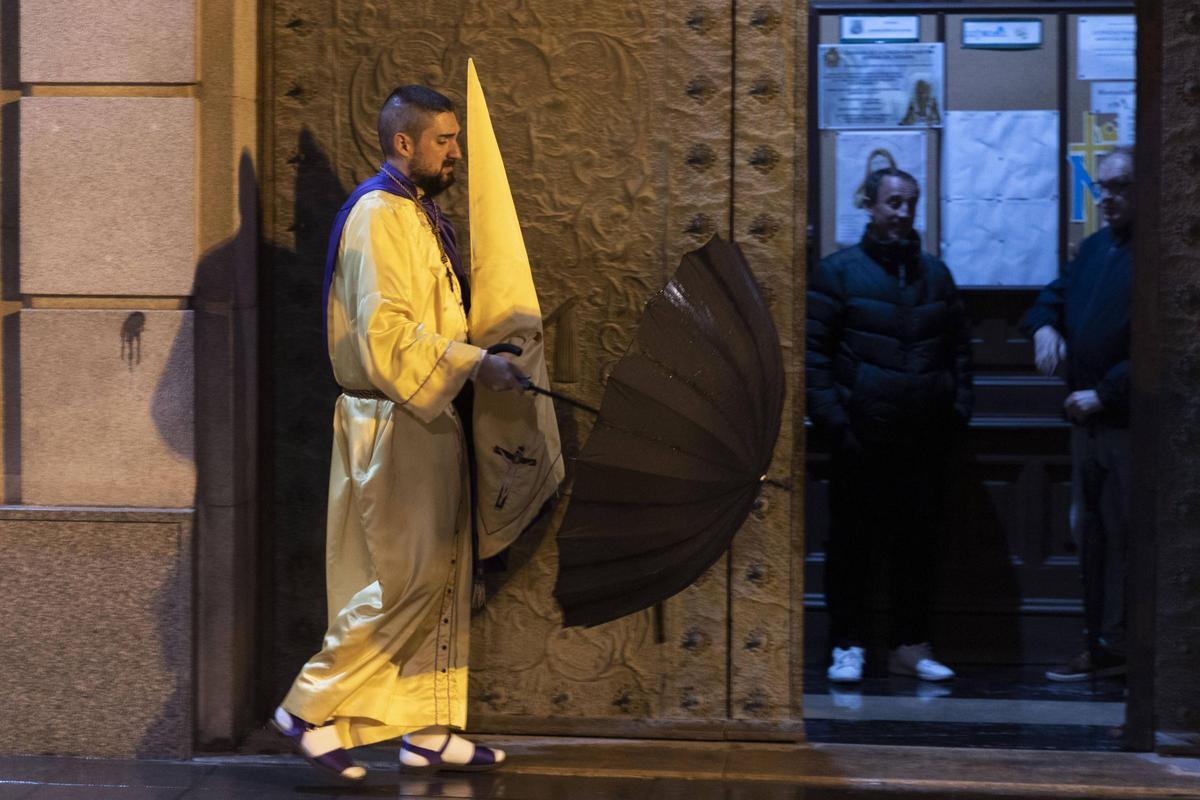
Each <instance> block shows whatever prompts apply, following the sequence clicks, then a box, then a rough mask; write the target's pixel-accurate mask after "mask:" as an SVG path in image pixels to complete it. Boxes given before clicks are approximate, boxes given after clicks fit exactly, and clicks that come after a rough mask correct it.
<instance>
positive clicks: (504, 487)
mask: <svg viewBox="0 0 1200 800" xmlns="http://www.w3.org/2000/svg"><path fill="white" fill-rule="evenodd" d="M492 452H493V453H495V454H496V455H498V456H500V457H502V458H503V459H504V460H505V461H507V462H508V469H506V470H505V471H504V481H503V482H502V483H501V484H500V491H499V492H497V493H496V508H504V504H505V503H507V502H508V490H509V489H510V488H512V482H513V479H514V478H516V477H517V467H532V466H533V465H535V464H537V459H536V458H526V457H525V447H524V446H521V447H518V448H517V452H515V453H513V452H510V451H508V450H505V449H504V448H503V447H501V446H500V445H496V446H495V447H493V448H492Z"/></svg>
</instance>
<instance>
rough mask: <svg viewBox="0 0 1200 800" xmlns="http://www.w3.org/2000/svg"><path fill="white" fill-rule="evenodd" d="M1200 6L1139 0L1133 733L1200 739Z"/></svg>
mask: <svg viewBox="0 0 1200 800" xmlns="http://www.w3.org/2000/svg"><path fill="white" fill-rule="evenodd" d="M1198 74H1200V7H1197V5H1196V4H1195V3H1194V2H1191V0H1165V2H1162V3H1142V4H1139V5H1138V144H1137V146H1138V151H1137V161H1138V163H1137V170H1136V173H1137V184H1136V191H1137V198H1138V220H1137V231H1136V236H1135V242H1136V247H1135V255H1134V257H1135V261H1134V270H1133V272H1134V289H1133V358H1132V362H1131V366H1132V370H1133V459H1134V462H1133V466H1134V472H1133V509H1132V515H1133V533H1134V542H1133V543H1132V553H1131V556H1132V558H1131V564H1130V573H1131V576H1130V577H1131V583H1130V589H1129V598H1130V599H1129V601H1128V605H1129V614H1130V633H1131V637H1132V647H1131V652H1130V659H1131V663H1130V685H1129V693H1130V697H1129V718H1128V726H1127V727H1128V728H1129V731H1130V734H1131V742H1130V744H1131V745H1132V746H1133V747H1135V748H1137V749H1147V750H1148V749H1151V748H1156V749H1158V750H1159V751H1161V752H1174V753H1187V754H1191V755H1194V754H1196V753H1198V752H1200V681H1197V680H1196V667H1197V663H1198V660H1200V624H1198V623H1197V619H1198V616H1197V615H1198V614H1200V582H1198V581H1197V577H1196V576H1197V565H1198V564H1200V538H1197V535H1196V532H1197V529H1200V460H1197V458H1196V454H1197V453H1198V452H1200V399H1198V395H1197V386H1198V385H1200V340H1198V339H1197V337H1196V328H1197V325H1200V281H1198V280H1197V273H1198V267H1200V264H1198V260H1200V259H1198V257H1197V247H1200V195H1197V192H1196V185H1197V184H1196V182H1197V178H1198V177H1200V145H1198V144H1197V132H1198V131H1200V80H1198V79H1197V77H1196V76H1197V75H1198Z"/></svg>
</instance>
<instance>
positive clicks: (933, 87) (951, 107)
mask: <svg viewBox="0 0 1200 800" xmlns="http://www.w3.org/2000/svg"><path fill="white" fill-rule="evenodd" d="M1133 15H1134V10H1133V4H1132V3H1086V4H1083V3H1079V4H1074V5H1068V4H1057V3H1056V4H1047V3H1008V4H1003V5H1001V4H994V3H992V4H989V3H980V4H975V5H964V4H959V3H955V4H946V5H940V4H930V3H886V4H882V3H876V4H864V3H861V2H836V1H830V2H819V3H814V4H813V5H812V7H811V9H810V26H809V30H810V31H811V39H810V45H809V53H808V58H809V75H810V76H811V84H810V85H811V87H812V89H811V91H810V93H809V103H810V107H809V119H810V129H809V141H810V142H811V143H812V146H811V147H810V150H809V153H810V163H809V165H808V166H809V169H808V175H809V193H810V194H809V203H808V207H809V209H810V218H809V231H810V236H809V253H808V256H809V268H810V270H811V268H812V267H813V266H814V265H815V264H816V263H817V261H818V260H820V259H822V258H824V257H826V256H828V255H830V254H831V253H834V252H836V251H838V250H840V249H843V248H847V247H852V246H854V245H856V244H857V243H858V242H859V240H860V238H861V237H862V236H863V228H864V225H865V223H866V221H867V216H866V214H865V213H864V210H863V208H862V206H861V201H862V198H861V196H860V194H861V191H862V186H863V184H864V179H865V176H866V175H867V174H868V173H869V172H871V171H873V170H875V169H879V168H883V167H889V166H891V167H897V168H899V169H902V170H904V171H905V172H908V173H910V174H911V175H913V176H914V177H915V178H916V180H917V182H918V183H919V185H920V200H919V203H918V206H917V210H916V214H915V229H916V230H917V232H918V233H919V234H920V236H921V240H922V248H923V249H924V250H925V251H927V252H929V253H932V254H934V255H936V256H938V257H939V258H940V259H942V260H943V261H944V262H945V263H946V264H947V266H948V267H949V269H950V271H951V274H952V275H953V276H954V278H955V282H956V283H957V284H958V287H959V290H960V292H961V297H962V300H963V304H964V306H965V308H966V311H967V314H968V316H969V318H970V322H971V339H972V349H973V357H974V370H975V372H974V390H975V405H974V414H973V416H972V419H971V422H970V425H969V427H968V429H967V431H966V433H965V435H964V436H963V437H961V438H962V440H961V442H960V444H959V445H958V446H957V448H956V449H955V450H954V451H953V453H952V455H951V456H949V458H950V459H951V460H952V461H951V464H950V465H949V469H948V475H949V477H948V478H947V483H946V504H945V505H946V508H945V514H944V525H943V526H942V528H943V531H942V534H941V537H940V540H939V542H938V546H937V548H936V553H937V555H936V558H934V559H933V561H932V562H931V563H928V564H925V565H924V570H925V579H926V580H928V581H930V582H932V584H933V585H934V586H936V590H935V592H934V599H933V603H932V613H931V617H930V620H929V632H930V639H931V641H932V643H933V645H934V648H935V652H936V655H937V658H938V659H939V660H940V661H943V662H945V663H946V664H948V665H950V666H952V667H953V669H954V670H955V671H956V672H957V676H956V677H955V678H954V679H953V680H951V681H937V682H934V681H924V680H918V679H916V678H912V677H901V676H896V675H892V674H889V671H888V664H887V653H888V649H887V620H888V616H889V615H888V613H887V612H888V608H887V606H888V602H887V600H886V596H887V591H886V583H887V581H886V580H885V579H883V577H882V575H880V574H879V573H880V572H882V570H881V569H880V565H879V564H878V560H875V564H874V566H871V562H872V559H870V558H866V557H864V559H863V569H866V570H871V569H874V570H875V571H874V572H872V573H871V576H872V578H873V580H872V581H871V583H873V584H874V585H875V586H877V587H879V589H878V590H877V591H874V592H873V593H872V597H871V599H870V602H869V603H868V607H869V609H870V614H869V616H870V623H869V624H868V625H867V626H866V627H867V628H868V630H866V631H864V632H863V633H862V634H861V636H862V638H863V639H864V642H863V643H864V644H865V651H866V669H865V675H864V679H863V680H862V681H861V682H854V683H836V682H832V681H830V680H829V677H828V675H827V673H826V668H827V667H828V666H829V663H830V654H831V646H832V644H833V642H832V640H831V637H830V619H829V613H828V607H827V603H826V596H825V577H826V573H825V566H826V560H825V554H826V545H827V542H828V539H829V535H830V513H831V492H830V486H831V482H830V479H831V474H832V462H831V452H832V451H833V450H834V448H835V443H834V442H831V441H830V440H829V439H830V437H829V436H828V435H826V432H825V431H822V430H821V429H820V428H814V429H812V432H811V435H810V436H809V438H808V451H807V470H806V476H807V485H806V492H807V500H806V503H805V508H806V520H805V531H806V550H807V552H806V560H805V587H806V593H805V625H804V630H805V654H806V659H805V680H804V686H805V697H804V709H805V724H806V729H807V732H808V737H809V739H810V740H811V741H818V742H820V741H837V742H854V743H879V744H915V745H921V744H929V745H937V744H946V745H951V744H952V745H955V746H980V747H1019V748H1038V749H1045V748H1053V749H1064V750H1119V749H1123V748H1124V747H1125V733H1124V730H1123V725H1124V722H1125V697H1126V689H1125V679H1124V678H1123V677H1120V676H1109V677H1097V676H1091V677H1088V678H1086V679H1082V680H1077V681H1062V680H1049V679H1047V672H1048V671H1050V672H1053V671H1054V669H1053V668H1054V666H1055V665H1060V664H1063V663H1065V662H1067V661H1069V660H1070V659H1072V658H1073V657H1075V656H1077V655H1078V654H1079V653H1080V652H1081V651H1083V650H1084V647H1085V646H1084V639H1083V629H1084V605H1083V589H1082V583H1081V580H1080V569H1079V559H1080V547H1079V541H1078V539H1079V531H1078V525H1076V524H1073V519H1075V520H1077V519H1078V515H1079V513H1080V503H1081V497H1080V495H1079V491H1078V487H1079V482H1078V481H1077V480H1073V474H1072V457H1071V428H1072V426H1071V424H1070V422H1068V420H1067V418H1066V417H1065V416H1064V413H1063V401H1064V399H1065V398H1066V396H1067V395H1068V393H1069V390H1068V388H1067V383H1066V381H1065V380H1064V378H1063V377H1060V376H1054V375H1051V376H1046V375H1042V374H1040V373H1039V372H1038V371H1037V369H1036V368H1035V366H1034V357H1033V346H1032V343H1031V341H1030V339H1029V337H1028V336H1027V335H1025V334H1024V333H1022V332H1021V330H1020V323H1021V320H1022V318H1023V317H1024V315H1025V313H1026V311H1027V310H1028V309H1029V308H1030V307H1031V306H1033V305H1034V302H1035V300H1036V298H1037V296H1038V293H1039V291H1040V290H1041V288H1042V287H1043V286H1044V285H1046V284H1047V283H1049V282H1051V281H1053V280H1055V279H1056V278H1057V277H1058V276H1059V275H1060V272H1061V270H1062V267H1063V265H1065V264H1066V263H1067V262H1068V261H1069V260H1070V259H1072V258H1073V257H1074V256H1075V255H1076V253H1077V251H1078V248H1079V246H1080V243H1081V242H1082V241H1083V240H1084V239H1085V238H1086V237H1087V236H1089V235H1091V234H1093V233H1095V232H1097V231H1098V230H1100V229H1101V228H1103V227H1104V225H1105V221H1104V219H1103V216H1102V215H1101V213H1100V211H1099V208H1098V207H1097V205H1096V202H1095V201H1096V200H1097V199H1098V197H1099V193H1100V190H1099V187H1098V185H1097V184H1098V181H1097V169H1098V163H1099V160H1100V159H1101V157H1102V156H1103V155H1104V154H1105V153H1107V152H1109V151H1111V150H1113V149H1114V148H1117V147H1128V146H1132V145H1133V137H1134V130H1133V124H1134V106H1135V103H1136V86H1135V76H1134V74H1133V65H1134V60H1135V57H1134V50H1133V43H1134V39H1135V30H1136V28H1135V19H1134V16H1133ZM809 424H810V426H811V422H810V423H809ZM875 578H877V579H875ZM1060 677H1061V676H1060Z"/></svg>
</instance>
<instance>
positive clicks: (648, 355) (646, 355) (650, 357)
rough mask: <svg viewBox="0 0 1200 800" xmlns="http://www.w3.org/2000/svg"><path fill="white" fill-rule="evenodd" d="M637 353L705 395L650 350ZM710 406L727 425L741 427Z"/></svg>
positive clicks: (723, 410)
mask: <svg viewBox="0 0 1200 800" xmlns="http://www.w3.org/2000/svg"><path fill="white" fill-rule="evenodd" d="M638 355H640V356H642V357H644V358H645V359H647V360H648V361H651V362H653V363H654V364H655V365H657V366H658V367H660V368H661V369H663V370H664V371H666V372H667V373H669V374H671V375H673V376H674V377H675V378H676V380H678V381H679V382H680V383H682V384H683V385H684V386H686V387H688V388H689V389H691V390H692V391H693V392H695V393H696V394H698V395H699V396H701V397H704V396H705V394H704V392H703V391H701V390H700V388H699V387H697V386H696V385H695V384H693V383H692V382H691V381H689V380H688V379H687V378H685V377H683V376H682V375H680V374H679V373H677V372H675V370H673V369H671V367H669V366H668V365H666V364H664V363H663V362H662V361H660V360H659V359H658V358H656V357H655V356H654V355H652V354H651V353H650V352H648V351H646V350H639V351H638ZM712 407H713V408H714V409H715V410H716V412H717V414H719V415H720V417H721V419H723V420H725V423H726V424H727V425H729V427H730V428H732V429H733V430H738V429H739V428H740V427H741V426H740V425H738V424H736V423H735V422H734V421H733V420H732V419H730V417H729V415H728V414H726V413H725V409H723V408H721V407H720V406H718V405H716V404H714V405H713V406H712ZM612 427H614V428H616V426H615V425H613V426H612ZM618 430H621V429H619V428H618Z"/></svg>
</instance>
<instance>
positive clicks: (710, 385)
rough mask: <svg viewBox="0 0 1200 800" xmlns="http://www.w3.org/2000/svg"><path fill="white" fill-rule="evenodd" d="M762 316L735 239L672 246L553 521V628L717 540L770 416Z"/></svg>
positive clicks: (757, 470) (775, 425) (758, 453)
mask: <svg viewBox="0 0 1200 800" xmlns="http://www.w3.org/2000/svg"><path fill="white" fill-rule="evenodd" d="M783 400H784V372H783V354H782V352H781V350H780V346H779V337H778V335H777V333H776V331H775V325H774V323H773V322H772V321H771V315H770V312H769V311H768V309H767V304H766V301H765V299H764V298H763V296H762V293H761V291H760V290H759V288H758V285H757V284H756V283H755V281H754V277H753V275H752V274H751V273H750V269H749V267H748V266H747V265H746V260H745V258H744V257H743V256H742V253H741V250H740V249H738V247H737V245H735V244H733V243H730V242H725V241H723V240H721V239H719V238H717V237H713V238H712V239H711V240H709V242H708V244H706V245H705V246H704V247H702V248H701V249H699V250H694V251H692V252H690V253H688V254H687V255H685V256H684V257H683V259H682V261H681V262H680V265H679V269H678V270H676V272H675V275H674V277H672V278H671V280H670V282H669V283H668V284H667V285H666V286H665V287H664V288H663V289H662V290H661V291H660V292H659V293H658V294H657V295H655V296H654V298H653V299H651V301H650V302H649V303H648V304H647V305H646V310H645V313H644V315H643V317H642V321H641V323H640V324H639V325H638V329H637V335H636V337H635V338H634V342H633V344H632V345H631V346H630V348H629V351H628V352H627V353H626V354H625V356H624V357H622V359H621V360H620V361H619V362H618V363H617V365H616V367H615V368H614V369H613V372H612V375H611V376H610V377H609V380H608V384H607V386H606V387H605V391H604V399H603V401H602V403H601V406H600V416H599V418H598V419H597V421H596V425H595V427H594V428H593V429H592V433H591V436H590V437H589V438H588V441H587V443H586V444H585V445H584V447H583V451H582V452H581V454H580V457H579V460H578V464H577V468H576V473H575V483H574V490H573V492H572V496H571V504H570V507H569V508H568V509H567V513H566V517H565V519H564V520H563V524H562V526H561V528H560V529H559V534H558V556H559V572H558V581H557V583H556V584H555V588H554V595H555V597H556V598H557V599H558V602H559V604H560V605H561V606H562V609H563V624H564V625H568V626H570V625H598V624H600V623H602V622H607V621H609V620H613V619H617V618H618V617H622V616H624V615H626V614H630V613H633V612H635V611H639V610H641V609H644V608H648V607H650V606H652V605H654V604H655V603H658V602H661V601H662V600H664V599H666V598H668V597H670V596H671V595H673V594H675V593H677V592H679V591H681V590H683V589H685V588H687V586H689V585H690V584H691V583H692V582H693V581H695V580H696V578H698V577H699V576H700V575H701V574H702V573H703V572H704V571H705V570H706V569H707V568H708V567H709V566H711V565H712V564H713V562H715V561H716V560H717V559H718V558H720V556H721V554H722V553H723V552H725V550H726V548H728V547H729V543H730V541H731V540H732V539H733V535H734V534H735V533H736V532H737V530H738V528H740V527H741V525H742V523H743V522H744V521H745V519H746V515H747V514H749V513H750V510H751V508H753V505H754V501H755V499H756V498H757V496H758V492H759V489H760V487H761V483H762V481H763V479H764V478H765V474H766V471H767V467H768V465H769V464H770V462H771V454H772V452H773V450H774V448H775V440H776V438H777V437H778V435H779V423H780V417H781V415H782V412H783Z"/></svg>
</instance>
